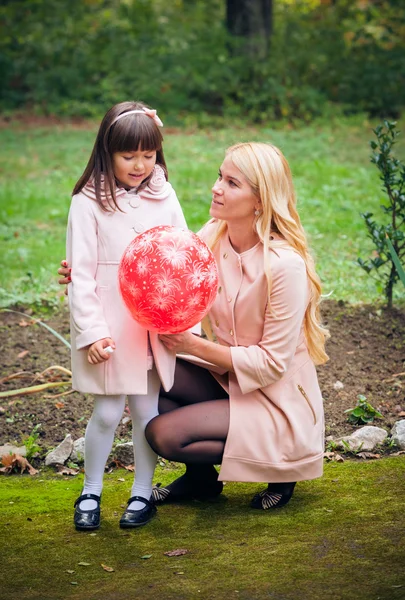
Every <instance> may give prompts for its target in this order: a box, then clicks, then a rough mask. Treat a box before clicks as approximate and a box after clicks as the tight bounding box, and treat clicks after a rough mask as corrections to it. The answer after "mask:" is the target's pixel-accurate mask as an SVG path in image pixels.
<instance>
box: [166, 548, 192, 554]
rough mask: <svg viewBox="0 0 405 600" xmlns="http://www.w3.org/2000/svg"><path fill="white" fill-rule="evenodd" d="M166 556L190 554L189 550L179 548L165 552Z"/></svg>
mask: <svg viewBox="0 0 405 600" xmlns="http://www.w3.org/2000/svg"><path fill="white" fill-rule="evenodd" d="M163 554H164V555H165V556H182V555H183V554H188V550H186V549H184V548H179V549H178V550H169V552H163Z"/></svg>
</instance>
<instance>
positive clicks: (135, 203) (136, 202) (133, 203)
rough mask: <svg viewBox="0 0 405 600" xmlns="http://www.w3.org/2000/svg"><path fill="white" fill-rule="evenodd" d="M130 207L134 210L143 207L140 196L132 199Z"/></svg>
mask: <svg viewBox="0 0 405 600" xmlns="http://www.w3.org/2000/svg"><path fill="white" fill-rule="evenodd" d="M129 206H131V207H132V208H139V207H140V206H141V203H140V201H139V196H134V197H133V198H131V199H130V201H129Z"/></svg>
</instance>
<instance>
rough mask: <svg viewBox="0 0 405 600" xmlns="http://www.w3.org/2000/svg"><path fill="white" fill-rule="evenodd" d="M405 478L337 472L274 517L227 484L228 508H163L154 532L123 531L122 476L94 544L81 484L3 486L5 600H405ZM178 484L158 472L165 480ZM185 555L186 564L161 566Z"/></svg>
mask: <svg viewBox="0 0 405 600" xmlns="http://www.w3.org/2000/svg"><path fill="white" fill-rule="evenodd" d="M404 475H405V462H404V458H403V457H392V458H387V459H384V460H379V461H374V462H367V463H366V462H354V461H351V462H349V461H347V462H345V463H343V464H337V463H329V464H326V465H325V475H324V477H323V478H321V479H318V480H315V481H312V482H311V481H308V482H303V483H300V484H298V485H297V488H296V492H295V494H294V496H293V498H292V500H291V502H290V503H289V504H288V505H287V506H286V507H285V508H283V509H280V510H276V511H274V512H261V511H254V510H252V509H250V508H249V507H248V503H249V500H250V498H251V496H252V495H253V493H255V491H256V490H257V489H260V487H261V486H260V485H256V484H227V485H226V486H225V489H224V496H225V498H223V499H222V501H218V502H217V503H213V504H209V503H189V504H184V505H177V506H176V505H167V506H161V507H159V511H158V517H157V518H156V519H154V520H153V521H152V522H151V523H149V525H147V526H146V527H144V528H141V529H139V530H136V531H122V530H120V529H119V527H118V520H119V516H120V515H121V513H122V510H123V508H122V507H123V506H124V504H125V501H126V499H127V496H128V493H129V489H130V486H131V480H132V475H131V474H129V473H127V472H123V471H115V472H114V473H112V474H109V475H106V477H105V480H106V484H105V489H104V492H103V502H102V510H103V512H102V525H101V528H100V529H99V530H98V531H97V533H96V535H89V534H86V533H79V532H76V531H74V528H73V525H72V512H73V508H72V505H73V501H74V499H75V498H76V496H77V495H78V494H79V493H80V489H81V484H82V476H79V477H76V478H71V479H68V478H61V477H57V476H55V475H44V474H39V475H37V476H35V477H31V478H30V477H29V476H9V477H3V478H2V480H1V486H0V499H1V506H2V519H1V524H0V534H1V539H2V540H3V544H2V550H1V561H0V581H1V586H0V599H1V600H28V599H29V600H34V599H35V600H59V599H67V598H69V599H72V600H82V599H83V598H86V599H87V600H96V599H99V598H102V599H103V600H110V599H114V600H120V599H122V600H128V599H129V598H141V599H142V600H152V599H153V600H156V598H162V599H163V600H171V599H173V600H193V599H195V598H201V599H203V600H208V599H209V600H223V599H225V598H227V599H228V598H229V599H232V598H237V599H244V600H261V599H264V598H266V599H268V598H274V599H280V600H290V599H291V600H296V599H297V598H299V599H300V600H318V599H319V600H324V598H325V597H329V598H334V599H344V600H351V599H353V600H354V599H356V600H377V599H378V598H380V599H383V600H396V599H399V598H404V596H405V572H404V561H405V546H404V544H403V540H404V534H405V531H404V519H403V506H404V501H405V484H404V481H405V479H404ZM173 476H174V473H173V471H172V470H171V469H169V468H167V467H165V468H163V469H162V468H160V467H159V468H158V472H157V480H158V481H162V482H163V483H166V482H167V481H168V480H171V479H172V478H173ZM121 479H124V480H125V481H121ZM177 548H185V549H187V550H188V551H189V553H188V554H186V555H184V556H180V557H172V558H169V557H167V556H164V552H167V551H169V550H174V549H177ZM145 555H151V557H150V558H149V559H142V556H145ZM80 562H85V563H90V564H89V565H88V566H80V565H79V564H78V563H80ZM101 563H103V564H106V565H108V566H110V567H112V568H113V569H114V572H113V573H107V572H105V571H103V569H102V567H101ZM69 570H70V571H74V572H73V573H68V571H69ZM72 582H75V583H76V584H77V585H74V583H72Z"/></svg>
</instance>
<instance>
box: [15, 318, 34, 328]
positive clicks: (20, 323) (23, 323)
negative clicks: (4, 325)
mask: <svg viewBox="0 0 405 600" xmlns="http://www.w3.org/2000/svg"><path fill="white" fill-rule="evenodd" d="M18 324H19V326H20V327H28V326H29V325H31V323H29V322H28V321H24V319H23V320H22V321H20V322H19V323H18Z"/></svg>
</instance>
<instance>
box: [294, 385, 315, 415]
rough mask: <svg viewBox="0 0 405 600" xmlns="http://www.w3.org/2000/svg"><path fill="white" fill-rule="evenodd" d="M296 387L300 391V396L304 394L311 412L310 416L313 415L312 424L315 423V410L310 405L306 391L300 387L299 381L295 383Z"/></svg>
mask: <svg viewBox="0 0 405 600" xmlns="http://www.w3.org/2000/svg"><path fill="white" fill-rule="evenodd" d="M297 388H298V389H299V391H300V392H301V394H302V396H304V398H305V400H306V402H307V404H308V406H309V408H310V410H311V412H312V416H313V417H314V425H316V414H315V410H314V407H313V406H312V404H311V402H310V399H309V398H308V396H307V393H306V391H305V390H304V388H303V387H302V385H300V384H299V383H298V384H297Z"/></svg>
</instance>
